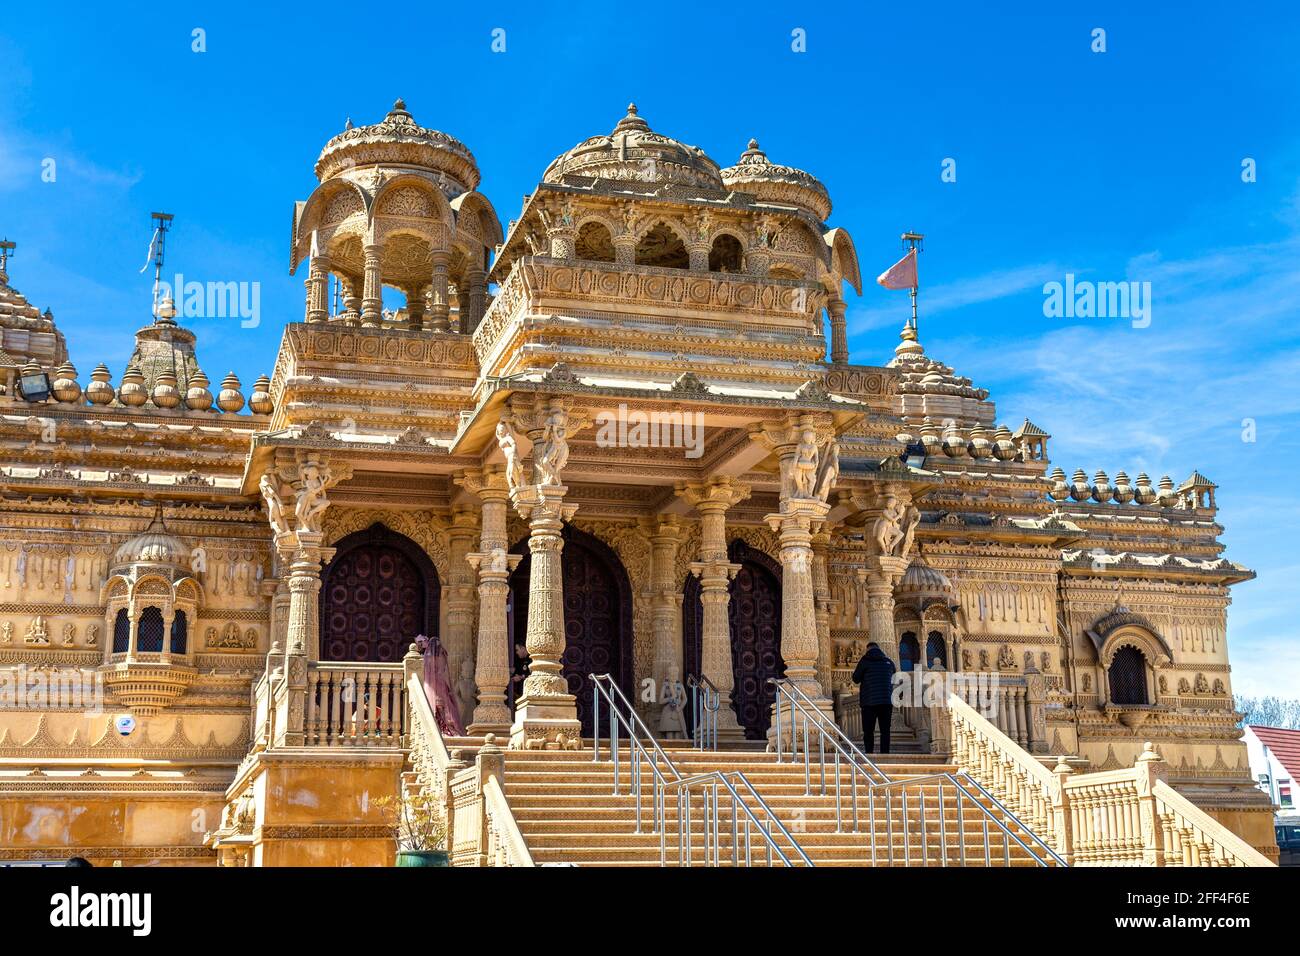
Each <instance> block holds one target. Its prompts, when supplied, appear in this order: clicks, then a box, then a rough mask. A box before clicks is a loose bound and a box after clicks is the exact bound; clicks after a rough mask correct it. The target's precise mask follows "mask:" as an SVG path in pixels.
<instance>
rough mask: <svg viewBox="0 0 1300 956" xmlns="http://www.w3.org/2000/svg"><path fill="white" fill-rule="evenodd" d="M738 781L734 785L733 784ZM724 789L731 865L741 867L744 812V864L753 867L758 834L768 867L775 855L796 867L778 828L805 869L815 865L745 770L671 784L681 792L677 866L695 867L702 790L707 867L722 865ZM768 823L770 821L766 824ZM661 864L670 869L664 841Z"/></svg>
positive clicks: (662, 843)
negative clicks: (695, 794) (694, 815)
mask: <svg viewBox="0 0 1300 956" xmlns="http://www.w3.org/2000/svg"><path fill="white" fill-rule="evenodd" d="M733 781H734V783H733ZM736 784H739V785H740V786H742V787H744V789H745V790H746V791H747V792H748V793H749V796H750V797H751V798H752V799H753V800H754V802H755V803H757V804H758V806H759V808H760V809H761V810H762V811H763V815H764V820H760V819H759V818H758V815H757V814H756V813H755V812H754V810H753V808H752V807H750V805H749V804H748V803H746V802H745V799H744V796H743V795H742V794H741V793H740V791H739V790H737V789H736ZM719 787H721V788H722V789H723V790H724V791H726V794H725V796H730V797H731V865H732V866H740V861H741V857H740V846H741V832H740V821H741V811H743V816H744V821H745V832H744V846H745V856H744V865H745V866H753V858H754V854H753V850H754V840H753V837H754V834H755V832H757V833H758V834H759V835H760V836H761V837H762V842H763V848H764V849H765V850H766V855H767V865H768V866H771V865H772V856H773V854H775V855H776V858H777V859H778V860H780V861H781V863H782V865H784V866H794V863H793V862H791V860H790V856H789V854H787V853H786V852H785V850H783V849H782V848H781V845H780V844H779V843H778V842H777V840H776V838H775V837H774V836H773V835H772V827H773V826H775V827H776V829H777V831H778V832H779V833H780V835H781V836H783V837H784V838H785V839H786V841H787V842H788V843H789V844H790V848H791V850H792V851H793V852H794V854H795V855H796V856H798V858H799V859H800V860H801V861H802V862H803V864H804V865H805V866H813V865H814V864H813V861H812V860H811V859H810V858H809V856H808V854H807V853H805V852H804V849H803V847H801V846H800V845H799V841H798V840H796V839H795V838H794V837H793V836H792V835H791V834H790V831H789V830H788V829H786V826H785V824H784V823H782V822H781V820H780V818H779V817H777V815H776V814H775V813H773V812H772V808H771V807H769V806H768V805H767V801H766V800H764V799H763V798H762V797H761V796H759V794H758V791H757V790H755V789H754V785H753V784H751V783H750V782H749V778H747V777H746V776H745V775H744V774H743V773H742V772H741V771H739V770H733V771H730V772H729V773H722V772H721V771H718V770H710V771H708V772H707V773H700V774H695V775H694V776H690V777H685V778H683V779H681V780H674V781H673V782H672V783H670V784H668V789H669V790H676V792H677V821H678V826H677V865H678V866H691V861H692V858H693V851H694V847H693V845H692V830H691V790H692V788H699V789H700V793H701V796H702V797H703V798H704V814H705V816H704V865H705V866H708V865H710V860H712V865H713V866H721V865H722V834H723V829H722V818H723V814H722V812H721V811H722V807H723V802H721V801H720V800H719V794H718V788H719ZM764 821H766V822H764ZM659 852H660V855H659V865H660V866H667V865H668V858H667V848H666V846H665V845H664V842H663V841H662V840H661V841H660V851H659Z"/></svg>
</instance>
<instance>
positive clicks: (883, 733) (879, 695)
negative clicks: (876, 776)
mask: <svg viewBox="0 0 1300 956" xmlns="http://www.w3.org/2000/svg"><path fill="white" fill-rule="evenodd" d="M853 683H855V684H857V685H859V686H858V703H859V704H861V706H862V746H863V749H864V750H865V751H866V752H867V753H872V752H873V751H872V742H873V740H874V739H875V736H876V724H877V723H879V724H880V752H881V753H882V754H887V753H889V721H890V718H891V717H892V716H893V714H894V705H893V693H894V662H893V661H891V660H890V659H889V658H888V657H886V656H885V652H884V651H882V650H881V649H880V645H879V644H877V643H876V642H875V641H872V642H871V643H870V644H868V645H867V652H866V653H865V654H863V655H862V660H860V661H858V666H857V667H855V668H854V669H853Z"/></svg>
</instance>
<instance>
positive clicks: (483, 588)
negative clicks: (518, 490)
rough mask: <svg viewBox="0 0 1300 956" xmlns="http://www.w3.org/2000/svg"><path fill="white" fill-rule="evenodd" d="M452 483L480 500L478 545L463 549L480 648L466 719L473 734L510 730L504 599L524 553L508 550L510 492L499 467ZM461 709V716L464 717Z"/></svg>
mask: <svg viewBox="0 0 1300 956" xmlns="http://www.w3.org/2000/svg"><path fill="white" fill-rule="evenodd" d="M456 483H457V484H458V485H460V486H461V487H462V488H464V489H465V490H466V491H469V492H471V493H473V494H476V495H478V497H479V499H480V500H481V501H482V502H483V510H482V519H481V528H482V531H481V534H480V536H479V549H478V551H477V552H475V553H473V554H468V555H466V559H467V560H468V561H469V564H470V566H471V567H473V568H475V569H476V570H477V571H478V577H479V585H478V649H477V656H476V659H475V662H474V683H475V684H477V685H478V706H477V707H475V708H474V719H473V721H472V722H471V723H470V725H469V733H470V734H471V735H473V736H481V735H484V734H489V733H492V734H501V735H502V736H505V735H506V734H508V733H509V731H510V709H509V708H508V707H507V706H506V689H507V688H508V687H509V686H510V676H511V670H512V669H511V662H512V657H513V655H512V650H513V649H512V647H511V644H510V635H509V633H508V632H507V620H506V599H507V597H508V596H509V594H510V572H512V571H513V570H514V569H515V566H516V565H518V563H519V562H520V560H522V558H523V556H522V555H518V554H508V553H507V551H506V549H507V548H508V547H509V546H510V542H509V541H508V540H507V538H506V510H507V504H508V502H509V500H510V492H509V490H508V489H507V487H506V476H505V473H504V472H503V471H501V470H500V469H499V468H485V469H483V470H482V471H481V472H477V471H476V472H466V473H465V474H463V475H460V476H458V477H457V479H456ZM465 716H466V715H464V714H462V715H461V719H462V720H464V719H465Z"/></svg>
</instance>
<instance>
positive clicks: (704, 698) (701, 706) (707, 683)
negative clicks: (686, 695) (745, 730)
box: [686, 674, 722, 750]
mask: <svg viewBox="0 0 1300 956" xmlns="http://www.w3.org/2000/svg"><path fill="white" fill-rule="evenodd" d="M686 686H688V687H689V688H690V689H691V717H692V720H691V738H692V739H693V740H694V741H695V746H696V748H697V749H699V750H717V749H718V709H719V708H720V707H721V706H722V692H721V691H720V690H718V688H717V685H716V684H714V683H713V681H711V680H709V679H708V678H707V677H705V676H704V675H703V674H700V675H699V676H698V677H696V676H695V675H694V674H687V675H686Z"/></svg>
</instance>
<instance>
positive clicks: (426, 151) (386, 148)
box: [316, 100, 479, 192]
mask: <svg viewBox="0 0 1300 956" xmlns="http://www.w3.org/2000/svg"><path fill="white" fill-rule="evenodd" d="M384 163H387V164H391V165H397V166H422V167H424V168H426V169H434V170H437V171H439V172H442V173H445V174H446V175H447V176H448V177H450V178H451V179H452V180H454V181H455V184H456V185H457V186H459V187H460V191H461V192H469V191H470V190H472V189H474V188H476V187H477V186H478V182H479V171H478V164H477V163H476V162H475V161H474V154H473V153H471V152H470V151H469V147H468V146H466V145H465V144H464V143H462V142H461V141H460V140H458V139H456V138H455V137H454V136H448V135H447V134H446V133H442V132H439V131H438V130H436V129H427V128H425V127H423V126H420V125H419V124H417V123H416V122H415V120H414V119H413V118H412V117H411V114H410V113H408V112H407V111H406V104H405V103H404V102H402V101H401V100H398V101H397V102H395V103H394V104H393V108H392V109H391V110H389V112H388V115H387V116H385V117H384V119H383V121H382V122H379V123H374V124H373V125H370V126H352V125H350V123H349V126H348V127H347V128H346V129H344V130H343V132H341V133H339V134H338V135H337V136H335V137H334V138H333V139H331V140H330V141H329V142H328V143H326V144H325V148H324V149H322V150H321V154H320V158H319V159H317V160H316V178H317V179H319V180H320V181H321V182H324V181H325V180H327V179H329V178H331V177H333V176H336V175H338V174H339V173H341V172H343V171H344V170H346V169H353V168H356V167H358V166H376V165H379V164H384Z"/></svg>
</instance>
